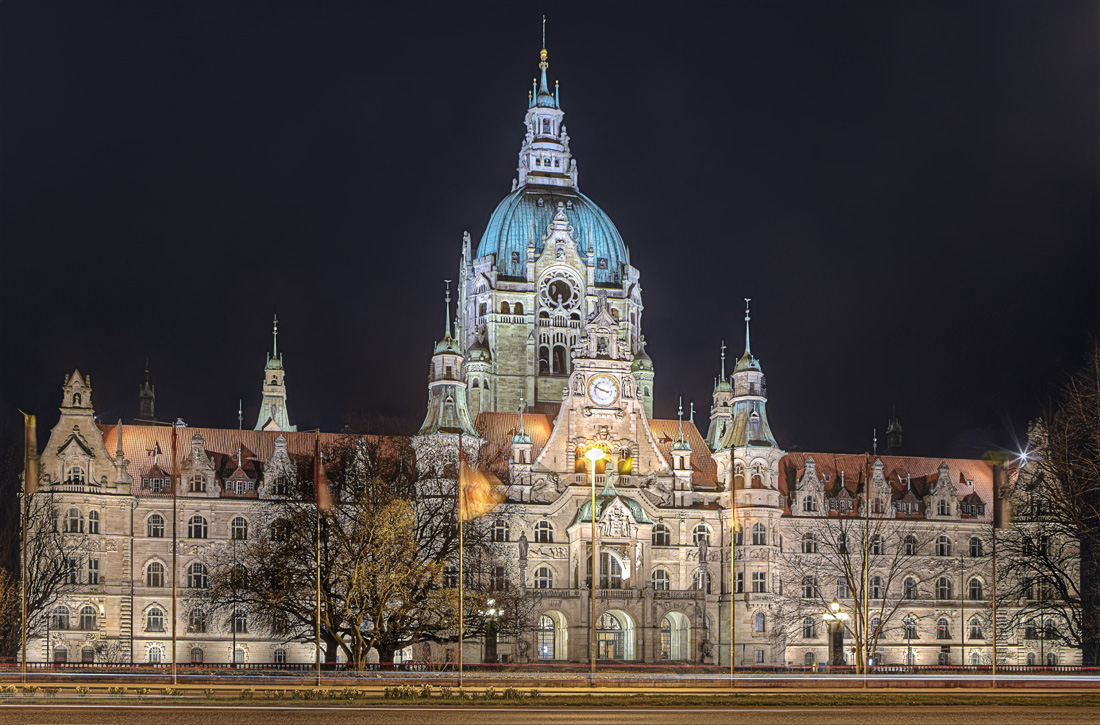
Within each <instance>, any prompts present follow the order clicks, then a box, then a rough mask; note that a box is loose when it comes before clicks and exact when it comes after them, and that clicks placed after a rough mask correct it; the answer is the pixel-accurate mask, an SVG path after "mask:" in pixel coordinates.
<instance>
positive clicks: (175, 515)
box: [131, 423, 240, 685]
mask: <svg viewBox="0 0 1100 725" xmlns="http://www.w3.org/2000/svg"><path fill="white" fill-rule="evenodd" d="M177 430H178V426H177V425H176V424H175V423H173V424H172V684H173V685H175V684H177V683H178V679H177V671H176V660H178V659H179V657H177V656H176V655H177V653H176V646H177V644H176V627H177V625H178V623H179V611H177V608H176V607H177V600H176V587H177V582H176V580H177V579H178V578H179V577H178V573H177V571H176V556H177V553H176V550H177V549H178V548H179V546H178V544H177V537H176V529H177V528H179V512H178V510H177V503H176V501H177V499H176V490H177V489H178V488H179V470H178V465H179V463H178V461H177V459H176V431H177ZM239 464H240V462H239V461H238V465H239ZM132 616H133V615H132V614H131V617H132ZM233 655H234V657H236V652H234V653H233Z"/></svg>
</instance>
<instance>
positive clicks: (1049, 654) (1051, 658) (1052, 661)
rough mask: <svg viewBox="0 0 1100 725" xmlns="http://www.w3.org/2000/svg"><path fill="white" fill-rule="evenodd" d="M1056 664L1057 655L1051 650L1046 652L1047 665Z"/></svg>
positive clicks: (1052, 665)
mask: <svg viewBox="0 0 1100 725" xmlns="http://www.w3.org/2000/svg"><path fill="white" fill-rule="evenodd" d="M1056 664H1058V656H1057V655H1056V654H1054V653H1053V652H1047V667H1054V666H1055V665H1056Z"/></svg>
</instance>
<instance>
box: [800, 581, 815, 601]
mask: <svg viewBox="0 0 1100 725" xmlns="http://www.w3.org/2000/svg"><path fill="white" fill-rule="evenodd" d="M802 598H803V599H816V598H817V580H816V579H815V578H814V577H812V576H804V577H802Z"/></svg>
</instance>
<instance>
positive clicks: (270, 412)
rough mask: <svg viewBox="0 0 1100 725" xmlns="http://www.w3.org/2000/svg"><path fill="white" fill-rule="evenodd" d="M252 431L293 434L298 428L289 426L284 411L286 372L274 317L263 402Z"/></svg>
mask: <svg viewBox="0 0 1100 725" xmlns="http://www.w3.org/2000/svg"><path fill="white" fill-rule="evenodd" d="M253 430H283V431H290V432H292V433H293V432H294V431H296V430H298V426H294V425H291V424H290V415H289V414H288V413H287V409H286V371H285V370H284V369H283V356H282V355H280V354H279V318H278V317H276V318H275V320H274V322H273V323H272V329H271V354H270V355H268V356H267V363H266V364H265V365H264V386H263V400H262V401H261V402H260V414H259V416H257V418H256V426H255V428H253Z"/></svg>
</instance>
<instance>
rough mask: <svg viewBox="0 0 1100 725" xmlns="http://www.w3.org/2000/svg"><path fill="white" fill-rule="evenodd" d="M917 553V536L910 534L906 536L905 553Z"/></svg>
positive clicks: (911, 554) (910, 554)
mask: <svg viewBox="0 0 1100 725" xmlns="http://www.w3.org/2000/svg"><path fill="white" fill-rule="evenodd" d="M916 553H917V537H915V536H913V535H912V534H909V535H908V536H906V537H905V555H906V556H915V555H916Z"/></svg>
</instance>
